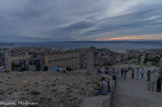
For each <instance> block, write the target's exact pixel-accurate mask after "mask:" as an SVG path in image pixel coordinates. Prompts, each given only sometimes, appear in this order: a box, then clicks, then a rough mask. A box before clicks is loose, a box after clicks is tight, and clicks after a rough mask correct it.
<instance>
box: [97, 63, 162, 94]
mask: <svg viewBox="0 0 162 107" xmlns="http://www.w3.org/2000/svg"><path fill="white" fill-rule="evenodd" d="M129 71H130V72H131V79H135V78H136V79H137V80H139V78H141V79H144V75H145V70H144V68H141V69H139V68H132V67H130V66H129V67H128V68H121V69H118V70H115V69H113V68H112V69H111V70H110V69H108V68H107V67H106V68H104V67H101V68H100V69H99V73H105V74H111V75H112V79H113V80H114V82H115V85H116V84H117V75H119V74H120V73H121V77H122V78H124V79H126V78H127V74H128V72H129ZM155 72H157V68H155V69H154V70H153V72H151V71H150V70H148V71H147V81H151V74H152V73H155ZM161 84H162V76H161V77H159V78H158V79H157V82H156V85H157V92H161ZM98 90H99V91H98V92H96V95H106V94H107V93H108V90H109V83H108V82H107V81H106V80H105V78H104V77H102V78H101V83H100V85H99V88H98Z"/></svg>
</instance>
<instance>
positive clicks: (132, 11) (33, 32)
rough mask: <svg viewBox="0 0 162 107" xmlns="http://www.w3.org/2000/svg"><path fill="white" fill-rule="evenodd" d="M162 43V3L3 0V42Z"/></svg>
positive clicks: (0, 0) (0, 32)
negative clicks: (159, 41) (144, 41)
mask: <svg viewBox="0 0 162 107" xmlns="http://www.w3.org/2000/svg"><path fill="white" fill-rule="evenodd" d="M111 40H162V0H0V42H51V41H111Z"/></svg>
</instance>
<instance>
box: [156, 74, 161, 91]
mask: <svg viewBox="0 0 162 107" xmlns="http://www.w3.org/2000/svg"><path fill="white" fill-rule="evenodd" d="M161 83H162V81H161V78H160V77H159V78H158V80H157V83H156V85H157V92H161Z"/></svg>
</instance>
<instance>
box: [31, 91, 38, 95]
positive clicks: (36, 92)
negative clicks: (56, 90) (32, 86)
mask: <svg viewBox="0 0 162 107" xmlns="http://www.w3.org/2000/svg"><path fill="white" fill-rule="evenodd" d="M30 94H31V95H40V92H38V91H30Z"/></svg>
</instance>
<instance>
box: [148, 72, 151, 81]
mask: <svg viewBox="0 0 162 107" xmlns="http://www.w3.org/2000/svg"><path fill="white" fill-rule="evenodd" d="M150 80H151V71H150V70H148V72H147V81H150Z"/></svg>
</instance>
